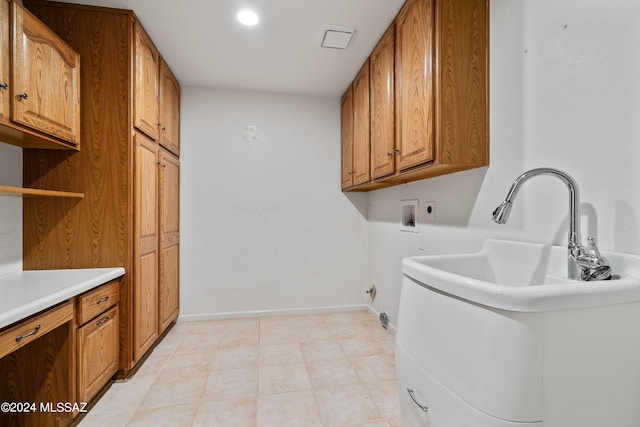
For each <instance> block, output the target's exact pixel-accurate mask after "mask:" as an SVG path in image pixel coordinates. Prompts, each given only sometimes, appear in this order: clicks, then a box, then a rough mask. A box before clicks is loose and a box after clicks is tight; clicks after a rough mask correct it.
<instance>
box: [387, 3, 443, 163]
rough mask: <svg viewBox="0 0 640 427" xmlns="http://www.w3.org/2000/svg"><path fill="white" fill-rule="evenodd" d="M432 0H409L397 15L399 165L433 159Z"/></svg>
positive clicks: (397, 148) (397, 130)
mask: <svg viewBox="0 0 640 427" xmlns="http://www.w3.org/2000/svg"><path fill="white" fill-rule="evenodd" d="M433 6H434V5H433V1H431V0H418V1H414V0H412V1H409V2H407V3H406V6H405V7H404V8H403V9H402V10H401V11H400V13H399V14H398V17H397V18H396V76H397V80H396V99H397V104H396V107H397V108H396V136H397V137H396V155H397V163H398V167H399V169H401V170H403V169H407V168H410V167H413V166H416V165H420V164H422V163H425V162H428V161H430V160H433V157H434V139H435V135H434V125H435V109H434V94H435V91H434V89H435V87H434V81H433V74H434V73H433V67H432V63H433V59H434V56H433V46H434V37H435V31H434V25H435V22H434V10H433Z"/></svg>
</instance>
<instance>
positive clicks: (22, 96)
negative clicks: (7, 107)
mask: <svg viewBox="0 0 640 427" xmlns="http://www.w3.org/2000/svg"><path fill="white" fill-rule="evenodd" d="M18 96H19V97H20V98H22V99H25V100H27V99H29V95H27V92H22V93H21V94H20V95H18Z"/></svg>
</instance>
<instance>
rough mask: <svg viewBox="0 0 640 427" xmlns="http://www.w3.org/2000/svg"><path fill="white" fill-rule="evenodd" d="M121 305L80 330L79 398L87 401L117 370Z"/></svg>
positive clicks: (81, 400)
mask: <svg viewBox="0 0 640 427" xmlns="http://www.w3.org/2000/svg"><path fill="white" fill-rule="evenodd" d="M118 340H119V336H118V307H117V306H116V307H113V308H112V309H111V310H109V311H107V312H106V313H103V314H101V315H99V316H97V317H96V318H94V319H93V320H91V321H90V322H88V323H87V324H86V325H84V326H82V327H81V328H79V329H78V401H79V402H88V401H89V400H91V398H92V397H93V396H95V395H96V393H97V392H98V391H100V389H101V388H102V386H104V385H105V384H106V383H107V381H109V379H110V378H111V377H112V376H113V374H115V373H116V371H117V370H118Z"/></svg>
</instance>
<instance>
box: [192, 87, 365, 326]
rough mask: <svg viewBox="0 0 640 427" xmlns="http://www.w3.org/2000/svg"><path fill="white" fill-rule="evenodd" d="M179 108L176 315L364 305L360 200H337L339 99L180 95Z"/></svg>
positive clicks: (209, 92) (206, 92)
mask: <svg viewBox="0 0 640 427" xmlns="http://www.w3.org/2000/svg"><path fill="white" fill-rule="evenodd" d="M181 102H182V104H181V118H182V123H181V131H182V134H181V140H182V144H181V153H180V154H181V316H184V317H192V318H193V317H203V318H204V317H215V316H217V315H228V314H229V313H245V314H247V313H249V312H252V311H264V310H267V311H272V310H297V309H311V308H322V307H344V306H350V305H354V304H355V305H357V304H364V303H366V301H367V299H366V295H364V293H363V290H364V289H363V286H364V284H365V283H366V276H367V266H366V262H367V223H366V200H367V195H366V194H355V195H343V194H342V193H341V192H340V104H339V101H338V100H337V99H327V98H315V97H303V96H290V95H278V94H267V93H258V92H242V91H231V90H214V89H206V88H198V87H185V88H183V90H182V101H181ZM246 126H255V127H256V136H257V139H256V140H251V139H250V138H246V137H245V127H246Z"/></svg>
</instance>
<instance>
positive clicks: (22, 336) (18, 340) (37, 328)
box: [16, 323, 40, 342]
mask: <svg viewBox="0 0 640 427" xmlns="http://www.w3.org/2000/svg"><path fill="white" fill-rule="evenodd" d="M39 331H40V324H39V323H38V324H37V325H36V327H35V328H33V331H31V332H29V333H28V334H25V335H18V336H17V337H16V342H20V341H22V340H23V339H25V338H29V337H31V336H33V335H35V334H37V333H38V332H39Z"/></svg>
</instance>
